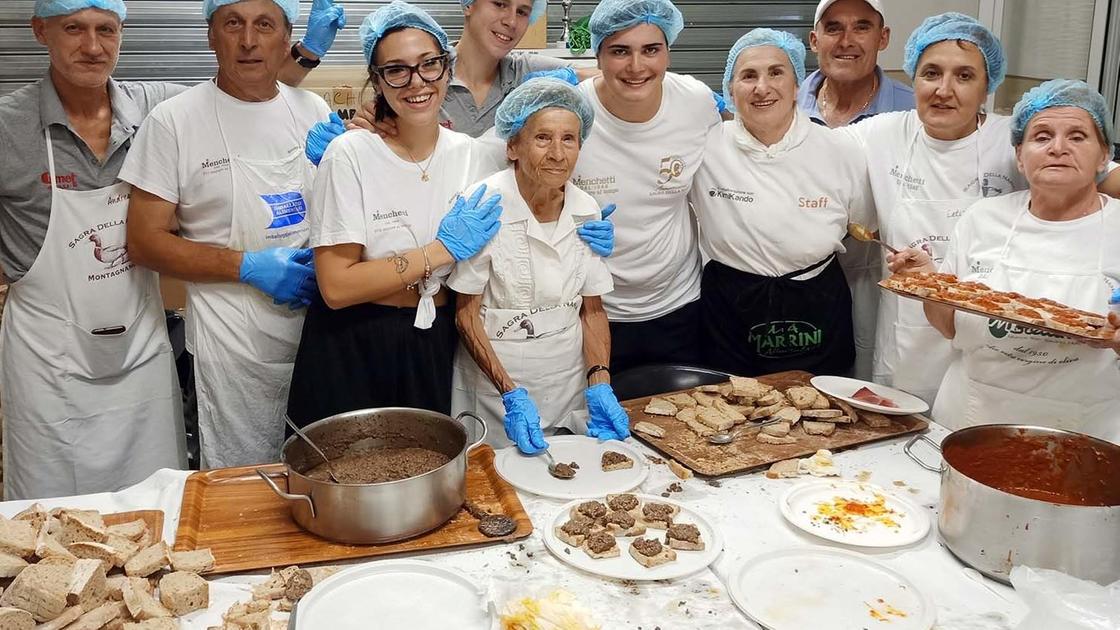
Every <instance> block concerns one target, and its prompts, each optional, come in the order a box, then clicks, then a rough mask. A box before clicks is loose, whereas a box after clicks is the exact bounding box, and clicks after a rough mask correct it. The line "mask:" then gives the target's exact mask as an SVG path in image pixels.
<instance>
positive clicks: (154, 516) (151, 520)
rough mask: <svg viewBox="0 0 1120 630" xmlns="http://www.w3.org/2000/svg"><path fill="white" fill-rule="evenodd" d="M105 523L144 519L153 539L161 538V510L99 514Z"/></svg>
mask: <svg viewBox="0 0 1120 630" xmlns="http://www.w3.org/2000/svg"><path fill="white" fill-rule="evenodd" d="M101 520H103V521H105V525H107V526H108V525H120V524H122V523H131V522H132V521H144V524H145V525H147V526H148V531H150V532H152V536H153V538H154V539H158V538H163V510H135V511H132V512H114V513H112V514H103V515H101Z"/></svg>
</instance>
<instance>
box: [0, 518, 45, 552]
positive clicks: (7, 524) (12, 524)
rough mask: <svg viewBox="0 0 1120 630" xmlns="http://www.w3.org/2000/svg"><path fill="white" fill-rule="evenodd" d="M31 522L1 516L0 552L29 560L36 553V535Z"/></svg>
mask: <svg viewBox="0 0 1120 630" xmlns="http://www.w3.org/2000/svg"><path fill="white" fill-rule="evenodd" d="M37 533H38V532H37V531H36V529H35V526H34V525H33V524H32V522H31V521H14V520H9V519H6V518H4V517H2V516H0V552H3V553H7V554H11V555H13V556H19V557H20V558H29V557H31V556H32V555H33V554H34V553H35V535H36V534H37Z"/></svg>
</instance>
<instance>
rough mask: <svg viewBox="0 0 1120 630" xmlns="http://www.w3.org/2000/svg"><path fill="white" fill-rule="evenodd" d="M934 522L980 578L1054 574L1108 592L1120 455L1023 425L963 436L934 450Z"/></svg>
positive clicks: (1119, 544) (1114, 448)
mask: <svg viewBox="0 0 1120 630" xmlns="http://www.w3.org/2000/svg"><path fill="white" fill-rule="evenodd" d="M919 440H923V441H925V442H927V443H928V444H930V445H931V446H933V447H934V448H938V447H937V445H936V444H935V443H934V442H933V441H931V440H930V439H929V438H927V437H925V436H917V437H915V438H914V439H912V440H910V442H909V443H908V444H907V445H906V449H905V450H906V453H907V454H908V455H910V457H912V458H913V459H914V460H915V461H917V462H918V463H919V464H920V465H921V466H923V467H924V468H927V469H929V470H933V471H935V472H940V473H941V505H940V512H939V515H938V519H937V524H938V528H939V529H940V531H941V537H942V539H943V540H944V541H945V545H946V546H947V547H948V548H949V550H950V551H952V552H953V553H954V554H955V555H956V556H957V557H958V558H960V559H961V560H962V561H964V562H965V563H967V564H969V565H971V566H972V567H974V568H976V569H977V570H978V571H980V572H981V573H983V574H984V575H986V576H988V577H990V578H992V579H995V580H999V581H1001V582H1005V583H1006V582H1008V581H1009V576H1010V574H1011V568H1012V567H1014V566H1016V565H1026V566H1030V567H1036V568H1044V569H1056V570H1058V571H1062V572H1065V573H1068V574H1069V575H1072V576H1075V577H1079V578H1083V579H1087V580H1093V581H1096V582H1099V583H1101V584H1109V583H1111V582H1113V581H1115V580H1117V579H1120V446H1118V445H1116V444H1112V443H1110V442H1105V441H1103V440H1099V439H1096V438H1093V437H1089V436H1087V435H1081V434H1079V433H1073V432H1070V431H1062V430H1059V429H1047V428H1043V427H1034V426H1026V425H1011V424H995V425H981V426H975V427H969V428H967V429H961V430H960V431H955V432H953V433H952V434H950V435H949V436H948V437H947V438H945V440H944V441H942V443H941V446H940V450H941V454H942V460H943V462H942V464H941V465H940V466H931V465H929V464H926V463H925V462H923V461H922V460H921V459H920V458H919V457H917V456H916V455H915V454H914V453H913V450H912V449H913V446H914V445H915V443H916V442H918V441H919Z"/></svg>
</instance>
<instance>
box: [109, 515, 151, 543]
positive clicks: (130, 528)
mask: <svg viewBox="0 0 1120 630" xmlns="http://www.w3.org/2000/svg"><path fill="white" fill-rule="evenodd" d="M147 531H148V524H147V523H145V522H144V519H140V518H138V519H136V520H135V521H128V522H127V523H119V524H117V525H110V526H109V528H108V533H109V534H110V535H117V536H123V537H125V538H127V539H129V540H131V541H132V542H136V541H138V540H140V537H141V536H143V535H144V534H145V533H146V532H147Z"/></svg>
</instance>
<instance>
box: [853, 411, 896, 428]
mask: <svg viewBox="0 0 1120 630" xmlns="http://www.w3.org/2000/svg"><path fill="white" fill-rule="evenodd" d="M859 418H860V420H863V421H864V423H866V424H867V426H869V427H871V428H873V429H885V428H887V427H889V426H891V419H890V418H888V417H887V416H884V415H883V414H881V413H875V412H873V411H861V412H859Z"/></svg>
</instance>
